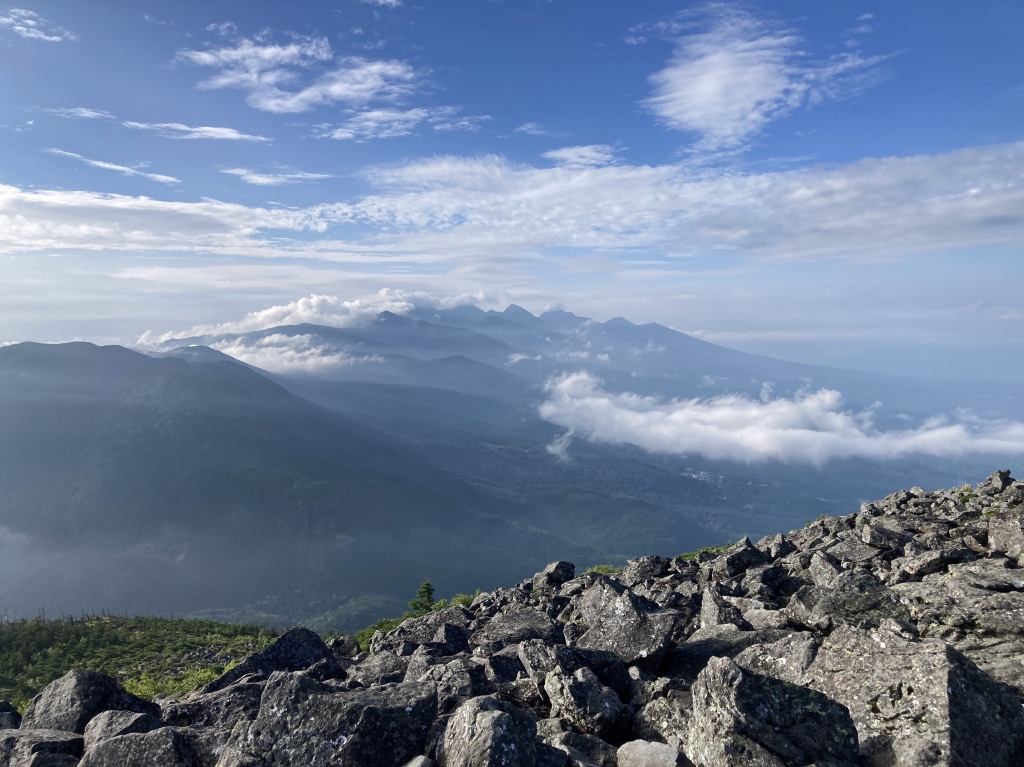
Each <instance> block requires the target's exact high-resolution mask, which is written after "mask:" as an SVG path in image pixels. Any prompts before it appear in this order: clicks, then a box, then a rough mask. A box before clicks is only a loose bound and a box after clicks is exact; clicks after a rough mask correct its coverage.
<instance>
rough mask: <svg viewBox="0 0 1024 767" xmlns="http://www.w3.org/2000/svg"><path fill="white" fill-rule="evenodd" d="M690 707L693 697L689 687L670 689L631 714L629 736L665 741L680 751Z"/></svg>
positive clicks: (688, 727)
mask: <svg viewBox="0 0 1024 767" xmlns="http://www.w3.org/2000/svg"><path fill="white" fill-rule="evenodd" d="M692 708H693V697H692V695H691V693H690V692H689V691H688V690H686V691H682V690H669V691H668V692H667V694H666V695H664V696H662V697H659V698H654V699H653V700H652V701H650V702H649V703H647V704H645V705H644V706H643V707H642V708H641V709H640V710H639V711H637V712H636V714H634V715H633V721H632V737H634V738H640V739H642V740H652V741H657V742H659V743H668V744H669V745H671V746H672V747H673V748H676V749H677V750H679V749H681V748H682V744H683V743H685V742H686V739H687V737H688V735H689V732H690V712H691V709H692Z"/></svg>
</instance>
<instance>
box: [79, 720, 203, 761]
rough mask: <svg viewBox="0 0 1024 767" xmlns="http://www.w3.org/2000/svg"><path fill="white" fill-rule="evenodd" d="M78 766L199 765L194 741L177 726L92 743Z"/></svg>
mask: <svg viewBox="0 0 1024 767" xmlns="http://www.w3.org/2000/svg"><path fill="white" fill-rule="evenodd" d="M79 767H200V765H199V763H198V759H197V756H196V753H195V751H194V749H193V748H192V744H191V743H190V742H189V739H188V737H186V736H185V734H183V733H182V732H181V731H180V730H179V729H178V728H176V727H161V728H160V729H158V730H153V731H152V732H146V733H130V734H127V735H118V736H116V737H113V738H107V739H105V740H101V741H99V742H98V743H96V744H95V745H93V746H91V747H90V748H89V749H88V750H87V751H86V752H85V755H84V756H83V757H82V761H81V762H79Z"/></svg>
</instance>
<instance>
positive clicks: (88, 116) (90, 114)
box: [46, 107, 117, 120]
mask: <svg viewBox="0 0 1024 767" xmlns="http://www.w3.org/2000/svg"><path fill="white" fill-rule="evenodd" d="M46 111H47V112H49V113H50V114H52V115H56V116H57V117H63V118H65V119H68V120H116V119H117V118H116V117H114V115H112V114H110V112H104V111H103V110H102V109H87V108H86V107H72V108H70V109H66V108H59V109H47V110H46Z"/></svg>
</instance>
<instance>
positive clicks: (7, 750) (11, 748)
mask: <svg viewBox="0 0 1024 767" xmlns="http://www.w3.org/2000/svg"><path fill="white" fill-rule="evenodd" d="M82 748H83V743H82V736H81V735H79V734H78V733H74V732H62V731H60V730H40V729H36V730H0V767H22V765H25V764H28V762H29V761H30V760H31V759H33V758H35V757H36V756H39V757H42V756H51V755H53V756H60V755H63V756H71V757H74V758H75V759H77V758H78V757H80V756H81V755H82Z"/></svg>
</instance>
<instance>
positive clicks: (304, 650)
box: [203, 628, 344, 693]
mask: <svg viewBox="0 0 1024 767" xmlns="http://www.w3.org/2000/svg"><path fill="white" fill-rule="evenodd" d="M325 659H326V660H327V661H328V662H331V663H338V666H337V668H338V676H344V667H343V665H342V664H341V663H339V662H338V661H337V656H335V654H334V652H333V651H332V650H331V648H330V647H328V646H327V645H326V644H325V643H324V640H323V639H321V638H320V635H319V634H317V633H316V632H315V631H310V630H309V629H305V628H294V629H289V630H288V631H286V632H284V633H283V634H282V635H281V636H279V637H278V638H277V639H276V640H275V641H274V643H273V644H271V645H270V646H268V647H266V648H264V649H263V650H261V651H260V652H258V653H254V654H253V655H250V656H249V657H248V658H246V659H245V660H244V661H242V662H241V663H239V664H238V665H237V666H235V667H234V668H233V669H231V670H230V671H227V672H225V673H224V674H223V675H221V676H220V677H218V678H217V679H214V680H213V681H212V682H210V683H209V684H208V685H206V687H204V688H203V692H206V693H209V692H216V691H217V690H222V689H224V688H225V687H227V686H228V685H232V684H234V683H235V682H237V681H238V680H239V679H241V678H242V677H243V676H248V675H249V674H262V675H269V674H271V673H272V672H274V671H302V670H303V669H307V668H309V667H310V666H312V665H313V664H314V663H316V662H318V661H321V660H325Z"/></svg>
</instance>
